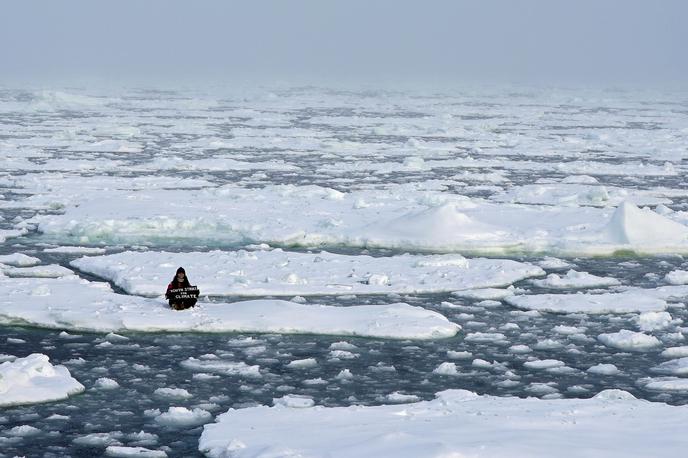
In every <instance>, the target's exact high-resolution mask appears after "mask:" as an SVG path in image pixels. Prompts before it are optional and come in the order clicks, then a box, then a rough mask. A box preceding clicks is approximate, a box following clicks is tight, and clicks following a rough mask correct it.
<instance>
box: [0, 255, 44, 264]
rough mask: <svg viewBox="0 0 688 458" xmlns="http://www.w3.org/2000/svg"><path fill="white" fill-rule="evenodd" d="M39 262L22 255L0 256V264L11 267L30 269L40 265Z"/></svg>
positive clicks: (31, 257)
mask: <svg viewBox="0 0 688 458" xmlns="http://www.w3.org/2000/svg"><path fill="white" fill-rule="evenodd" d="M40 263H41V260H40V259H38V258H35V257H33V256H28V255H26V254H24V253H12V254H3V255H0V264H6V265H8V266H13V267H31V266H35V265H36V264H40Z"/></svg>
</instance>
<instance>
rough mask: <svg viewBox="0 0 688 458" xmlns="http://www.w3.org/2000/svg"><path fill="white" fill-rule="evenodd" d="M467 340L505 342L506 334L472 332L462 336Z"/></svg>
mask: <svg viewBox="0 0 688 458" xmlns="http://www.w3.org/2000/svg"><path fill="white" fill-rule="evenodd" d="M464 340H466V341H467V342H496V343H503V342H506V336H505V335H504V334H502V333H501V332H472V333H470V334H467V335H466V337H464Z"/></svg>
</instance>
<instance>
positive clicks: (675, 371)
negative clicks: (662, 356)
mask: <svg viewBox="0 0 688 458" xmlns="http://www.w3.org/2000/svg"><path fill="white" fill-rule="evenodd" d="M651 370H652V371H654V372H658V373H660V374H669V375H678V376H685V375H688V357H683V358H678V359H672V360H670V361H666V362H663V363H661V364H659V365H657V366H655V367H653V368H652V369H651Z"/></svg>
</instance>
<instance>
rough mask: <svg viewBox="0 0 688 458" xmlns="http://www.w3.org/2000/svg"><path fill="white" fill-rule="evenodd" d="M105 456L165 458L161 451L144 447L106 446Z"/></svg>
mask: <svg viewBox="0 0 688 458" xmlns="http://www.w3.org/2000/svg"><path fill="white" fill-rule="evenodd" d="M105 456H117V457H137V458H167V453H165V452H164V451H163V450H151V449H148V448H144V447H124V446H119V445H108V446H107V447H106V448H105Z"/></svg>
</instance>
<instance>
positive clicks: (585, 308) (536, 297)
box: [504, 286, 688, 314]
mask: <svg viewBox="0 0 688 458" xmlns="http://www.w3.org/2000/svg"><path fill="white" fill-rule="evenodd" d="M685 297H688V288H687V287H685V286H665V287H660V288H655V289H642V288H629V289H628V290H626V291H622V292H618V293H601V294H592V293H589V294H584V293H578V294H531V295H517V296H508V297H506V298H505V299H504V300H505V301H506V302H508V303H509V304H511V305H513V306H514V307H518V308H520V309H524V310H537V311H541V312H553V313H591V314H600V313H630V312H661V311H664V310H665V309H666V308H667V300H678V299H680V298H685Z"/></svg>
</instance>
